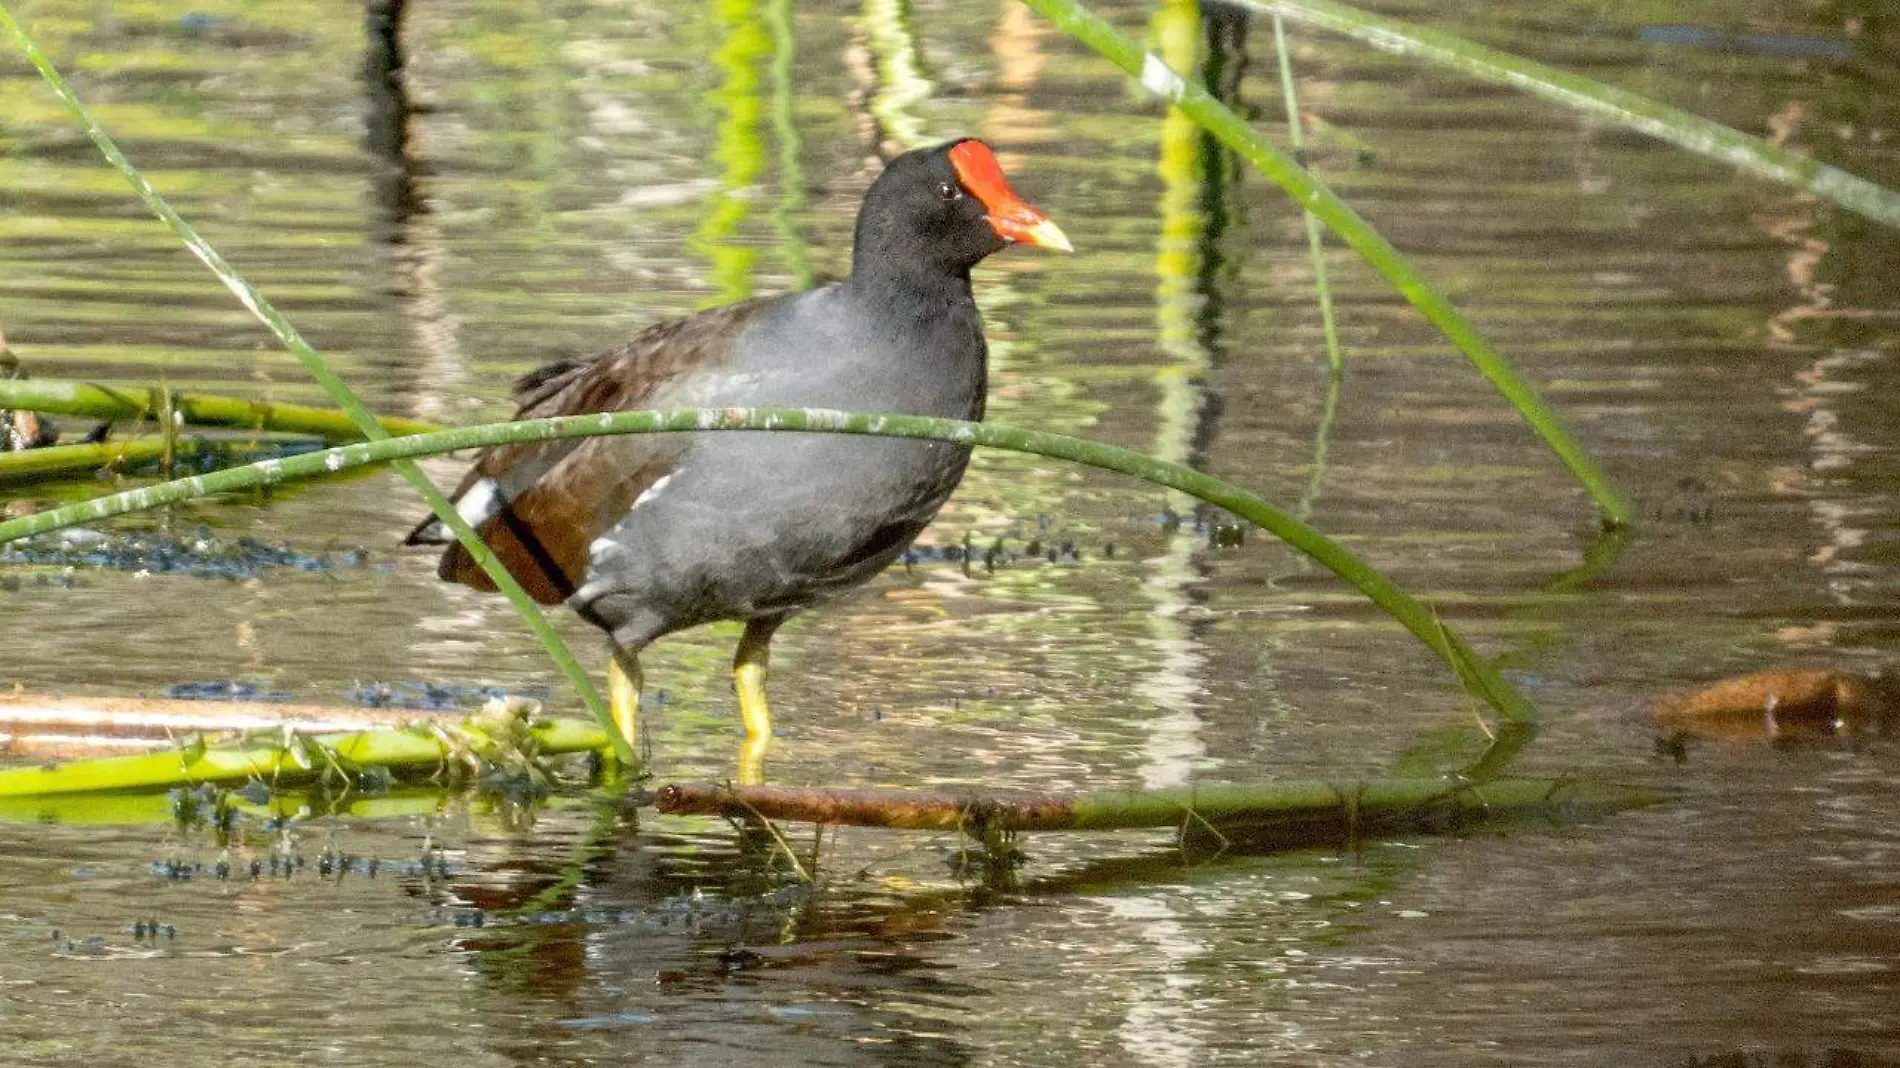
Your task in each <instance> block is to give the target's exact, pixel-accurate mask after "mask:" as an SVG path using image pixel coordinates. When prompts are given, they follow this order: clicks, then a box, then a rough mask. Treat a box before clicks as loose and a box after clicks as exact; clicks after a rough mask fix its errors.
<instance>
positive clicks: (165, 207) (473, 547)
mask: <svg viewBox="0 0 1900 1068" xmlns="http://www.w3.org/2000/svg"><path fill="white" fill-rule="evenodd" d="M0 25H4V26H5V27H6V30H7V33H8V34H9V35H11V36H12V38H13V41H14V43H15V44H16V45H18V46H19V48H20V50H21V51H22V52H24V53H25V54H26V57H27V59H28V60H30V61H31V62H32V64H33V66H34V67H36V68H37V69H38V70H39V72H40V76H41V77H42V78H44V79H45V80H46V82H47V84H49V85H51V86H52V88H53V92H54V93H56V94H57V95H58V96H59V99H60V102H61V103H63V104H64V105H65V106H66V110H67V112H69V113H70V114H71V115H72V117H73V120H74V121H75V122H77V123H78V124H79V126H80V128H81V129H83V130H85V132H86V136H87V137H88V138H90V139H91V140H92V143H93V144H94V145H95V146H96V147H97V148H98V149H99V152H100V154H101V155H103V156H105V158H106V162H107V163H110V164H111V165H112V166H113V168H114V169H116V170H117V171H118V172H119V174H120V175H121V176H123V177H124V178H125V180H126V182H127V183H129V184H130V185H131V186H132V190H133V192H134V193H136V194H137V195H138V198H139V199H140V200H141V201H143V202H144V204H145V206H146V208H148V209H149V210H150V211H151V212H152V214H154V215H156V216H158V218H159V219H160V220H161V221H162V222H164V224H165V225H166V226H168V227H170V228H171V231H172V233H174V234H176V235H177V236H178V239H179V240H181V241H183V242H184V244H185V247H186V248H187V249H189V250H191V253H192V254H193V255H195V256H197V257H198V259H199V260H200V261H202V262H203V263H204V265H205V266H206V267H208V268H210V270H211V272H212V273H213V274H215V275H217V276H218V280H219V281H221V282H223V283H224V285H225V287H226V288H227V289H229V290H230V291H231V293H232V295H233V296H235V297H237V299H238V302H239V303H240V304H243V305H244V307H245V309H246V310H248V311H249V312H250V313H251V314H252V315H254V316H256V317H257V319H258V320H259V321H261V322H262V323H263V324H264V325H265V326H266V327H267V328H268V329H269V330H270V332H271V334H272V335H274V336H275V337H276V338H277V340H278V341H279V342H280V343H281V344H282V345H283V346H284V347H285V348H287V349H289V350H290V352H291V354H292V355H293V356H295V357H296V358H297V362H298V363H300V364H302V365H303V367H304V370H305V371H306V372H308V373H309V375H310V377H311V378H313V379H315V380H316V382H317V384H318V385H319V386H322V387H323V390H324V392H325V393H328V394H329V395H330V398H331V399H332V400H333V401H335V402H336V405H337V407H338V408H341V409H343V412H344V414H346V415H347V416H349V419H350V421H351V422H352V423H355V424H356V426H357V428H358V429H360V430H361V431H362V433H363V436H364V437H366V438H368V439H370V440H372V441H374V440H379V439H387V438H388V437H389V434H388V432H387V431H385V430H384V429H383V427H382V424H381V423H380V422H378V421H377V419H376V417H375V416H374V415H372V414H370V411H369V409H368V408H366V407H364V406H363V402H362V401H361V400H360V399H358V397H357V396H356V393H355V391H353V390H351V389H350V387H349V386H347V385H345V384H344V382H343V380H342V379H341V378H339V377H337V375H336V374H335V373H334V372H332V371H331V370H330V367H329V365H328V364H327V363H326V362H325V361H324V359H323V357H322V356H321V355H319V354H318V353H317V351H316V350H315V349H313V348H311V347H310V345H309V343H308V342H306V341H305V340H304V339H303V335H301V334H300V333H298V332H297V329H296V328H295V327H293V326H291V325H290V321H289V320H288V319H286V318H284V317H283V315H282V314H280V313H279V312H278V311H277V309H276V308H274V307H272V306H271V304H270V302H269V301H267V300H265V299H264V296H263V295H262V294H261V293H259V292H258V291H257V290H256V289H254V288H252V286H251V284H250V283H249V282H246V281H245V280H244V278H243V277H242V276H241V275H239V274H238V273H237V271H236V269H234V268H233V267H232V266H231V265H230V264H229V263H227V262H226V261H225V259H224V257H223V256H221V255H219V254H218V252H217V250H216V249H214V248H212V247H211V245H210V244H209V243H207V242H206V241H205V239H204V238H203V237H200V236H199V234H198V232H197V231H196V230H195V229H193V228H192V226H191V224H190V223H187V222H186V221H185V220H184V218H183V217H181V216H180V215H179V214H178V213H177V212H176V211H174V210H173V209H172V206H171V204H170V203H168V202H167V201H166V200H165V198H164V197H162V196H160V195H159V193H158V190H156V189H154V188H152V184H151V183H150V182H148V181H146V180H145V176H144V175H142V174H140V173H139V172H138V170H137V168H135V167H133V166H132V164H131V163H130V161H128V160H127V159H126V158H125V155H124V153H122V152H120V151H119V147H118V145H116V144H114V143H113V141H112V138H110V137H109V136H107V135H106V132H105V130H104V129H103V128H102V127H101V126H100V125H99V123H98V122H97V121H96V120H94V119H93V117H92V114H91V113H90V112H88V111H87V110H86V107H85V105H84V104H81V103H80V102H79V98H78V97H77V96H76V95H74V93H73V91H72V88H71V87H70V86H68V85H67V84H66V80H65V79H64V78H62V77H60V74H59V71H58V70H57V69H55V68H54V67H53V64H52V61H51V60H49V59H47V57H46V54H45V53H44V52H41V51H40V48H39V45H38V44H36V43H34V41H33V38H32V37H30V36H29V35H28V34H27V32H26V30H25V28H24V27H22V26H21V25H20V24H19V23H18V22H17V21H15V20H14V18H13V13H12V12H11V11H9V10H8V9H7V7H6V5H5V4H0ZM394 466H395V468H396V472H397V473H398V474H400V475H401V476H402V477H403V480H404V481H406V482H408V483H409V485H410V486H412V487H413V488H414V489H415V491H416V493H417V494H418V495H420V496H421V497H422V499H423V501H424V502H425V503H426V504H428V506H429V509H430V511H432V512H434V513H435V514H436V517H437V518H438V519H440V520H441V521H442V524H443V526H445V527H447V528H448V530H449V531H450V532H451V533H453V534H454V535H455V538H456V540H457V541H459V542H461V543H462V547H463V548H464V549H465V550H467V551H468V554H469V557H470V558H471V559H473V560H474V561H475V562H476V563H477V564H478V565H480V566H481V569H482V571H483V572H485V573H486V574H487V575H488V577H489V578H490V579H492V580H493V581H494V583H495V587H496V588H497V589H498V590H500V591H501V592H502V594H503V595H504V596H506V597H507V598H508V600H509V602H510V603H511V604H513V605H514V607H515V611H516V612H518V613H520V615H521V618H522V620H523V621H524V622H525V623H526V624H527V625H528V629H529V630H530V631H532V632H533V633H534V636H535V637H536V638H537V639H539V640H540V642H541V645H542V647H543V648H545V649H546V650H547V653H548V656H549V657H550V658H551V659H552V660H553V661H554V663H555V665H556V666H557V667H558V668H559V669H560V670H561V673H562V674H564V675H566V676H567V678H568V681H569V682H570V683H571V684H572V685H573V687H574V692H575V693H576V694H578V695H579V696H580V699H581V703H582V704H584V705H586V706H587V711H588V712H589V713H590V714H592V715H593V717H594V720H595V721H596V722H597V723H599V724H600V725H601V726H602V728H603V729H606V730H607V732H608V734H609V735H610V736H612V737H613V738H614V739H615V741H614V752H615V754H616V756H618V757H619V759H621V760H622V761H625V762H627V764H628V765H629V766H633V765H634V764H635V763H636V758H635V755H634V752H633V747H632V745H631V743H629V742H628V741H627V740H626V739H624V738H621V737H620V735H619V733H618V732H617V731H615V730H613V729H612V726H613V717H612V716H611V715H610V714H609V712H608V709H607V702H606V701H604V700H602V699H601V696H600V691H598V690H596V689H595V688H594V683H593V680H591V679H589V678H588V677H587V672H586V670H585V669H583V668H582V667H581V665H580V661H578V660H576V659H575V658H574V654H573V652H572V651H570V650H569V649H568V648H567V643H565V642H563V641H562V640H561V636H560V634H559V633H557V632H556V631H555V629H554V626H553V625H552V624H551V623H549V622H548V620H547V617H546V616H545V615H543V614H542V612H541V610H540V608H539V607H538V606H536V605H535V603H534V599H533V598H532V597H530V596H528V593H527V591H525V590H523V589H522V588H521V584H520V583H518V582H516V581H515V578H514V576H513V575H511V574H509V573H508V569H507V568H505V567H503V566H502V565H501V561H499V560H497V559H496V558H495V555H494V554H493V553H491V552H489V550H488V546H487V545H485V544H483V542H482V540H481V538H480V537H479V536H478V535H477V534H476V533H475V529H474V528H473V527H471V526H470V525H469V524H468V521H467V520H465V519H463V518H462V517H461V515H460V514H458V513H457V512H456V510H455V506H454V505H453V504H451V503H449V499H448V498H447V497H445V496H443V494H442V491H440V490H438V489H436V487H435V483H433V482H431V481H430V480H429V477H428V476H427V475H425V474H423V473H422V470H421V469H420V468H418V467H417V466H416V465H415V464H413V463H409V462H407V461H400V462H397V463H395V464H394Z"/></svg>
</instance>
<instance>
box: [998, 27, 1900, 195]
mask: <svg viewBox="0 0 1900 1068" xmlns="http://www.w3.org/2000/svg"><path fill="white" fill-rule="evenodd" d="M1224 2H1227V3H1232V4H1235V5H1237V6H1239V7H1243V8H1246V9H1247V10H1250V11H1258V12H1262V13H1264V14H1270V15H1272V16H1274V18H1275V19H1279V18H1282V17H1285V18H1288V19H1292V20H1293V21H1295V22H1301V23H1305V24H1306V25H1309V26H1318V27H1319V28H1321V29H1325V30H1331V31H1333V32H1335V33H1341V34H1345V35H1346V36H1348V37H1351V38H1353V39H1354V40H1357V41H1363V42H1365V43H1366V44H1369V45H1371V46H1372V47H1374V48H1377V49H1379V50H1381V51H1385V52H1391V53H1393V54H1395V55H1400V56H1407V57H1410V58H1414V59H1422V60H1425V61H1426V62H1428V63H1435V64H1437V65H1438V66H1441V67H1449V68H1451V69H1452V70H1456V71H1458V72H1460V73H1463V74H1468V75H1471V76H1472V77H1474V78H1478V79H1481V80H1483V81H1487V82H1492V83H1494V84H1497V85H1504V86H1509V87H1510V88H1513V89H1520V90H1523V91H1524V92H1526V93H1529V94H1531V95H1532V96H1536V97H1541V98H1543V99H1545V100H1548V101H1550V102H1552V103H1554V104H1558V105H1561V106H1563V107H1566V108H1569V109H1570V110H1572V111H1578V112H1582V113H1583V114H1586V115H1589V116H1591V117H1593V118H1597V119H1602V120H1603V121H1605V122H1610V123H1614V124H1616V125H1618V126H1622V127H1625V128H1627V129H1631V130H1635V131H1637V132H1638V133H1642V134H1646V135H1648V136H1650V137H1654V138H1656V139H1657V140H1659V141H1667V142H1668V143H1670V144H1672V145H1675V146H1676V147H1678V148H1683V149H1687V150H1688V151H1690V152H1694V153H1695V154H1696V155H1699V156H1706V157H1708V158H1709V159H1713V160H1718V161H1720V162H1722V163H1728V164H1732V165H1734V166H1736V167H1739V168H1741V169H1742V170H1744V171H1747V172H1749V173H1750V174H1753V175H1756V176H1758V177H1762V178H1767V179H1769V180H1770V181H1775V182H1781V183H1782V184H1784V185H1790V186H1793V187H1794V188H1796V189H1800V190H1802V191H1804V192H1807V193H1812V194H1813V195H1815V196H1817V197H1821V198H1823V199H1825V200H1830V201H1833V202H1834V203H1835V204H1838V205H1840V206H1841V207H1843V208H1846V209H1847V210H1849V211H1851V212H1854V213H1856V214H1858V215H1863V216H1865V217H1867V218H1869V219H1872V220H1874V221H1875V222H1881V223H1885V224H1887V225H1888V226H1900V193H1896V192H1894V191H1893V190H1891V189H1887V188H1884V187H1882V186H1878V185H1875V184H1874V183H1872V182H1869V181H1867V180H1866V179H1864V178H1859V177H1856V176H1854V175H1852V174H1849V173H1847V172H1846V171H1843V170H1841V169H1839V168H1837V167H1830V166H1828V165H1827V164H1825V163H1822V162H1820V161H1819V160H1816V159H1813V158H1811V157H1808V156H1804V155H1802V154H1801V153H1799V152H1790V151H1789V150H1787V149H1785V148H1779V147H1777V146H1775V145H1771V144H1769V143H1768V142H1766V141H1763V140H1761V139H1760V138H1758V137H1750V136H1749V135H1747V134H1745V133H1742V132H1741V131H1740V130H1733V129H1730V128H1729V127H1727V126H1723V125H1722V124H1720V123H1716V122H1710V121H1709V120H1707V119H1704V118H1700V117H1698V116H1695V115H1691V114H1689V113H1688V112H1686V111H1682V110H1680V109H1678V108H1672V107H1670V106H1669V105H1667V104H1662V103H1658V102H1657V101H1654V100H1651V99H1649V98H1648V97H1644V96H1639V95H1637V94H1636V93H1631V92H1626V91H1625V90H1622V89H1617V88H1615V87H1614V86H1609V85H1604V84H1603V83H1602V82H1598V81H1592V80H1591V79H1589V78H1585V77H1583V76H1582V75H1578V74H1572V73H1570V72H1569V71H1562V70H1558V69H1556V68H1555V67H1547V66H1545V65H1543V64H1542V63H1536V62H1533V61H1531V60H1528V59H1525V58H1524V57H1522V56H1514V55H1511V54H1510V53H1508V52H1500V51H1498V50H1497V49H1495V48H1486V47H1485V46H1483V45H1481V44H1478V43H1476V42H1473V41H1468V40H1466V39H1464V38H1462V37H1458V36H1456V35H1454V34H1449V33H1444V32H1442V31H1440V30H1434V29H1431V28H1429V27H1425V26H1418V25H1414V24H1412V23H1409V22H1401V21H1399V20H1398V19H1389V18H1384V17H1382V16H1379V15H1374V14H1371V13H1369V12H1365V11H1360V10H1358V9H1357V8H1352V7H1347V6H1346V5H1344V4H1335V3H1332V2H1330V0H1224ZM1032 3H1033V0H1032Z"/></svg>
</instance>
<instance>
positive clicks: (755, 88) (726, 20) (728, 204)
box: [692, 0, 773, 307]
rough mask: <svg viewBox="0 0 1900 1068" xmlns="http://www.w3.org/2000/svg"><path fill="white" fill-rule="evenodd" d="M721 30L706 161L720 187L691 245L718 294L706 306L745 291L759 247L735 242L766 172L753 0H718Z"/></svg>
mask: <svg viewBox="0 0 1900 1068" xmlns="http://www.w3.org/2000/svg"><path fill="white" fill-rule="evenodd" d="M713 9H714V11H715V12H717V13H718V16H719V30H720V33H721V34H722V35H723V37H722V38H721V41H720V44H719V47H718V48H716V49H714V50H713V66H714V67H716V68H718V71H719V85H718V87H717V88H715V89H713V91H712V92H710V93H708V94H707V102H708V103H709V104H710V105H711V107H712V111H713V114H714V115H716V116H717V117H718V118H717V121H716V122H715V123H714V127H715V129H716V130H717V132H718V136H717V140H716V142H715V144H714V147H713V162H714V163H715V164H717V165H718V166H719V187H718V188H717V189H715V190H714V191H713V193H712V195H711V196H709V197H708V198H707V202H706V211H705V213H704V215H703V216H702V217H701V221H700V224H699V230H698V231H697V232H696V233H695V235H694V239H693V243H692V246H693V248H694V250H695V251H697V252H699V253H700V254H701V255H703V256H705V257H706V259H707V261H708V264H709V267H710V270H709V272H708V273H709V274H710V275H711V277H712V280H713V282H714V283H715V285H716V286H717V287H718V288H717V291H716V292H715V293H714V294H713V295H712V296H709V297H707V298H705V299H704V300H702V301H701V302H700V304H701V306H702V307H713V306H716V305H720V304H730V303H732V302H733V301H738V300H744V299H745V298H747V297H749V296H751V295H752V272H753V269H754V268H755V266H756V265H757V263H758V258H759V253H758V250H757V249H755V248H753V247H752V246H751V245H749V244H747V243H745V242H744V241H741V240H736V239H735V238H736V236H737V234H738V232H739V229H740V227H741V226H742V225H744V223H745V219H746V216H747V215H748V214H749V213H750V211H751V204H752V202H753V201H754V200H755V199H756V196H755V194H756V192H757V188H756V187H757V185H758V181H759V176H760V175H761V174H763V173H764V171H765V140H764V136H763V134H764V130H763V123H762V119H763V117H764V104H763V102H762V101H761V100H760V93H759V62H760V60H762V59H763V58H764V57H765V55H766V54H767V53H768V52H770V51H771V50H772V47H773V41H772V38H771V37H770V36H769V35H768V34H767V33H766V30H765V27H764V25H763V24H762V22H761V20H760V18H759V12H758V10H757V9H758V4H757V2H756V0H717V2H715V3H714V5H713Z"/></svg>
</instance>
